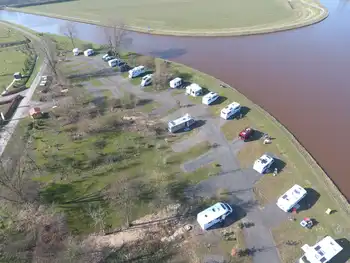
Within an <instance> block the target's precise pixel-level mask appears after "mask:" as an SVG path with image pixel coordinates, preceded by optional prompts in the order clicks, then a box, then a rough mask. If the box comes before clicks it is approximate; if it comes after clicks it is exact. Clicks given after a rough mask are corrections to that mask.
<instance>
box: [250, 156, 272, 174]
mask: <svg viewBox="0 0 350 263" xmlns="http://www.w3.org/2000/svg"><path fill="white" fill-rule="evenodd" d="M274 161H275V159H274V158H273V157H272V156H270V155H268V154H264V155H262V156H261V157H260V158H259V159H257V160H256V161H255V162H254V164H253V169H254V170H255V171H257V172H258V173H261V174H264V173H266V172H267V171H268V169H269V168H270V167H271V165H272V164H273V163H274Z"/></svg>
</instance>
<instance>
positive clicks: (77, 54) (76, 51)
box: [73, 48, 80, 56]
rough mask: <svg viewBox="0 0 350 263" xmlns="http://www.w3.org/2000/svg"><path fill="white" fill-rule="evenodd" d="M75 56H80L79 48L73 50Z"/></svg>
mask: <svg viewBox="0 0 350 263" xmlns="http://www.w3.org/2000/svg"><path fill="white" fill-rule="evenodd" d="M73 55H74V56H79V55H80V50H79V48H74V49H73Z"/></svg>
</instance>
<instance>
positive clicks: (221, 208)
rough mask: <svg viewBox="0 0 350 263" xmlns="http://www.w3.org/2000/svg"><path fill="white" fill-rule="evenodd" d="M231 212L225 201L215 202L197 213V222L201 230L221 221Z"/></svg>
mask: <svg viewBox="0 0 350 263" xmlns="http://www.w3.org/2000/svg"><path fill="white" fill-rule="evenodd" d="M231 213H232V207H231V206H230V205H229V204H226V203H221V202H219V203H216V204H215V205H213V206H211V207H208V208H207V209H205V210H204V211H202V212H200V213H198V214H197V222H198V224H199V225H200V226H201V228H202V229H203V230H207V229H208V228H210V227H212V226H213V225H215V224H217V223H219V222H223V221H224V220H225V218H226V217H227V216H229V215H230V214H231Z"/></svg>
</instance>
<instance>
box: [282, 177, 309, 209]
mask: <svg viewBox="0 0 350 263" xmlns="http://www.w3.org/2000/svg"><path fill="white" fill-rule="evenodd" d="M306 194H307V191H306V190H305V189H304V188H302V187H301V186H299V185H297V184H295V185H294V186H293V187H292V188H290V189H289V190H288V191H287V192H285V193H284V194H283V195H281V196H280V198H278V200H277V203H276V204H277V206H278V207H279V208H281V209H282V210H283V211H284V212H289V211H290V210H291V209H292V208H293V207H296V206H297V205H298V203H299V202H300V201H301V200H302V199H303V198H304V197H305V196H306Z"/></svg>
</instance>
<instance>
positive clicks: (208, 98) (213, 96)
mask: <svg viewBox="0 0 350 263" xmlns="http://www.w3.org/2000/svg"><path fill="white" fill-rule="evenodd" d="M218 98H219V94H217V93H215V92H209V93H208V94H206V95H205V96H204V97H203V98H202V103H203V104H205V105H210V104H212V103H213V102H214V101H216V100H217V99H218Z"/></svg>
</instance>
